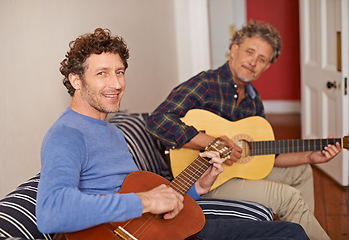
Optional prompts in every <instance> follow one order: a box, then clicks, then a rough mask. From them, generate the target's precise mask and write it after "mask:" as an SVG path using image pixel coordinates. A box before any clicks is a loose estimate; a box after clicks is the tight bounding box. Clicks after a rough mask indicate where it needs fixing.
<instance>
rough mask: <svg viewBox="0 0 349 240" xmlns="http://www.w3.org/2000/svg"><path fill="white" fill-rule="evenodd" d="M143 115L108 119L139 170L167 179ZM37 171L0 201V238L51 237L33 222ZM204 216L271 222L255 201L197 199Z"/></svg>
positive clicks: (165, 158)
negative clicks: (123, 137)
mask: <svg viewBox="0 0 349 240" xmlns="http://www.w3.org/2000/svg"><path fill="white" fill-rule="evenodd" d="M147 116H148V114H147V113H144V114H138V113H137V114H130V113H125V112H120V113H117V114H115V115H114V116H112V117H111V118H110V119H109V120H108V121H109V122H110V123H112V124H114V125H115V126H117V127H118V128H119V129H120V130H121V131H122V133H123V134H124V136H125V139H126V142H127V144H128V146H129V150H130V152H131V154H132V156H133V159H134V161H135V163H136V164H137V166H138V168H139V169H140V170H145V171H151V172H154V173H156V174H159V175H161V176H163V177H165V178H167V179H168V180H171V179H172V178H173V176H172V174H171V171H170V168H169V155H168V151H167V150H166V148H165V147H164V146H163V145H162V144H161V143H160V142H159V141H158V140H156V139H154V138H153V137H152V136H151V135H149V134H148V133H147V132H146V130H145V119H146V117H147ZM39 180H40V173H38V174H37V175H35V176H34V177H32V178H30V179H29V180H27V181H26V182H24V183H22V184H20V185H19V186H18V187H17V188H16V189H15V190H14V191H12V192H11V193H9V194H8V195H7V196H5V198H4V199H1V200H0V239H12V240H21V239H53V234H43V233H40V232H39V231H38V229H37V225H36V217H35V204H36V193H37V186H38V183H39ZM197 203H198V204H199V205H200V207H201V208H202V209H203V212H204V214H205V217H206V218H207V219H208V218H216V217H224V218H242V219H250V220H255V221H273V217H274V215H273V213H272V212H271V210H270V209H268V208H266V207H265V206H263V205H260V204H258V203H254V202H246V201H231V200H229V201H228V200H219V199H205V198H202V199H199V200H198V201H197Z"/></svg>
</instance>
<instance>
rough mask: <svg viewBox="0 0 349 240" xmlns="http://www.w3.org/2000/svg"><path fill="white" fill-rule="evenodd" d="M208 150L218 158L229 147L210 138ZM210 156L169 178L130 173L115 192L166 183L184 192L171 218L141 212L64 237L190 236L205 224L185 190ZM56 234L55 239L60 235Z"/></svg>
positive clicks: (72, 239)
mask: <svg viewBox="0 0 349 240" xmlns="http://www.w3.org/2000/svg"><path fill="white" fill-rule="evenodd" d="M207 150H208V151H217V152H219V153H220V156H221V157H222V158H224V157H226V156H228V155H229V154H230V152H231V147H230V146H229V145H228V144H227V143H226V142H225V141H224V140H222V139H220V138H216V139H214V140H213V141H212V142H211V143H210V144H209V146H208V147H207ZM209 161H210V159H209V158H205V157H200V156H199V157H197V158H196V159H195V160H194V161H193V162H192V163H191V164H190V165H189V166H188V167H187V168H185V169H184V170H183V171H182V172H181V173H180V174H178V176H177V177H176V178H175V179H174V180H172V181H171V182H169V181H168V180H167V179H165V178H163V177H161V176H159V175H156V174H154V173H151V172H146V171H135V172H132V173H130V174H129V175H128V176H127V177H126V178H125V181H124V183H123V185H122V187H121V189H120V191H119V193H131V192H144V191H148V190H150V189H153V188H154V187H156V186H159V185H160V184H166V185H168V186H169V187H171V188H173V189H174V190H176V191H177V192H179V193H180V194H182V195H183V196H184V201H183V205H184V207H183V209H182V210H181V211H180V212H179V214H178V215H177V216H176V217H175V218H173V219H168V220H165V219H163V217H162V215H154V214H151V213H145V214H143V215H142V216H141V217H138V218H135V219H131V220H128V221H125V222H110V223H105V224H101V225H98V226H95V227H92V228H88V229H85V230H82V231H77V232H72V233H65V234H64V236H65V239H67V240H92V239H93V240H94V239H103V240H114V239H130V240H131V239H132V240H136V239H143V240H150V239H152V240H156V239H161V240H163V239H191V238H195V237H196V235H197V234H198V233H199V232H200V231H201V229H202V228H203V227H204V225H205V216H204V214H203V212H202V210H201V208H200V206H199V205H198V204H197V203H196V202H195V201H194V200H193V199H192V198H191V197H190V196H189V195H187V194H186V193H187V191H188V190H189V189H190V188H191V187H192V186H193V185H194V184H195V182H196V181H197V180H198V179H199V178H200V177H201V175H202V174H203V173H204V172H205V171H206V170H207V169H208V168H209V167H210V165H211V164H210V163H209ZM64 236H62V235H59V236H58V235H57V236H55V239H64Z"/></svg>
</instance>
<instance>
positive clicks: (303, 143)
mask: <svg viewBox="0 0 349 240" xmlns="http://www.w3.org/2000/svg"><path fill="white" fill-rule="evenodd" d="M336 142H339V143H340V144H341V145H342V139H341V138H325V139H294V140H276V141H256V142H250V147H251V153H250V155H251V156H257V155H269V154H281V153H294V152H309V151H320V150H322V149H323V148H324V147H325V146H327V145H329V144H331V145H333V144H335V143H336Z"/></svg>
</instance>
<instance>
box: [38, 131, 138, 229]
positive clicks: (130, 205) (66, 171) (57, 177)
mask: <svg viewBox="0 0 349 240" xmlns="http://www.w3.org/2000/svg"><path fill="white" fill-rule="evenodd" d="M85 154H86V144H85V141H84V138H83V136H82V134H81V133H80V132H79V131H77V130H74V129H69V128H67V127H62V128H60V129H59V130H57V131H55V132H54V133H53V132H49V133H48V134H47V135H46V136H45V138H44V141H43V145H42V149H41V164H42V168H41V176H40V182H39V187H38V194H37V206H36V215H37V223H38V228H39V230H40V231H41V232H43V233H61V232H72V231H78V230H82V229H86V228H89V227H92V226H95V225H99V224H101V223H105V222H122V221H126V220H129V219H132V218H135V217H139V216H141V215H142V202H141V200H140V198H139V197H138V196H137V195H136V194H134V193H129V194H118V193H115V194H105V195H97V194H87V193H84V192H81V191H80V189H79V182H80V172H81V171H82V168H83V166H84V165H85V164H86V163H85V162H84V161H85V159H86V156H85Z"/></svg>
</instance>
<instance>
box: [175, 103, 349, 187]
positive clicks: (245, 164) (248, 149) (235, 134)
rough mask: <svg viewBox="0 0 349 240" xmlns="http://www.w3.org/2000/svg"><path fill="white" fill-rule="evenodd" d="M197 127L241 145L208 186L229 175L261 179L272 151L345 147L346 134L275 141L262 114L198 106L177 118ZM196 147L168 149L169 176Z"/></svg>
mask: <svg viewBox="0 0 349 240" xmlns="http://www.w3.org/2000/svg"><path fill="white" fill-rule="evenodd" d="M181 120H182V121H183V122H184V123H186V124H187V125H191V126H194V127H195V128H196V129H197V130H199V131H205V133H206V134H208V135H211V136H214V137H218V136H223V135H226V136H228V137H230V138H231V139H232V140H233V142H234V143H235V144H237V145H239V146H240V147H241V148H242V151H243V152H242V157H241V158H240V159H239V161H238V162H237V163H234V164H233V165H231V166H228V165H226V164H224V165H223V167H224V171H223V173H221V174H220V175H219V176H218V178H217V180H216V182H215V183H214V185H213V186H212V188H211V189H214V188H216V187H218V186H220V185H222V184H223V183H225V182H226V181H228V180H229V179H231V178H234V177H238V178H245V179H253V180H257V179H262V178H264V177H266V176H267V175H268V174H269V173H270V171H271V170H272V168H273V166H274V161H275V154H280V153H291V152H306V151H315V150H322V149H323V147H324V146H326V145H328V144H334V143H335V142H339V143H340V144H341V146H342V148H346V149H348V148H349V136H346V137H344V138H334V139H328V138H326V139H292V140H277V141H275V138H274V132H273V129H272V127H271V125H270V124H269V122H268V121H267V120H266V119H264V118H262V117H257V116H255V117H249V118H245V119H242V120H240V121H236V122H232V121H229V120H226V119H224V118H222V117H220V116H218V115H216V114H214V113H211V112H209V111H206V110H202V109H192V110H190V111H188V113H187V114H186V115H185V116H184V118H182V119H181ZM197 154H198V151H196V150H192V149H187V148H181V149H171V150H170V162H171V169H172V173H173V176H177V175H178V174H179V173H180V172H181V171H182V170H183V169H184V168H185V166H187V165H188V164H189V162H190V159H192V158H193V157H194V156H196V155H197Z"/></svg>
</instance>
